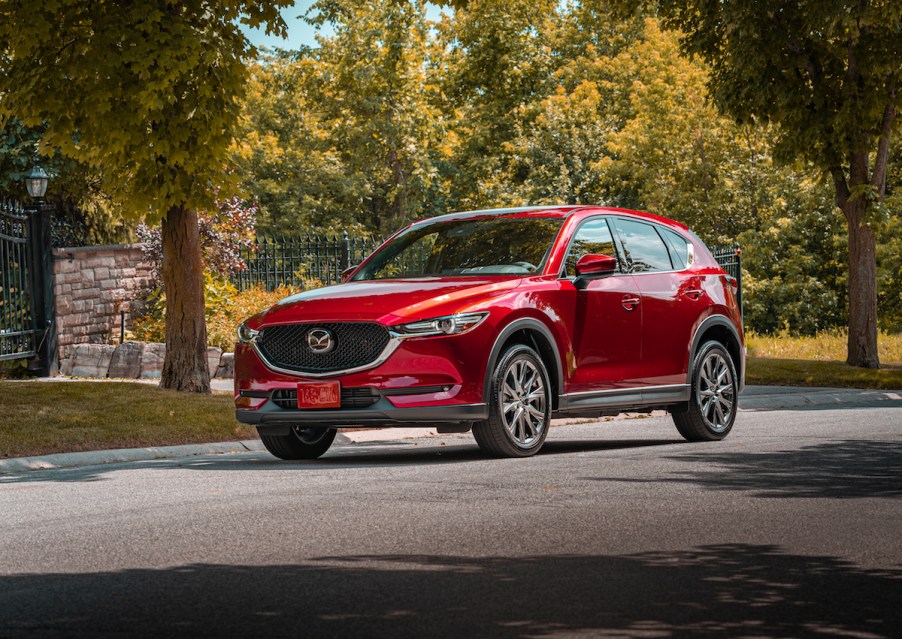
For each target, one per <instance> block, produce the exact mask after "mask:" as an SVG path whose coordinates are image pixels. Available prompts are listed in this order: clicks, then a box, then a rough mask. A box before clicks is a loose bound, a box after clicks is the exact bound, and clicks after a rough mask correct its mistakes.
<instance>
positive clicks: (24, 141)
mask: <svg viewBox="0 0 902 639" xmlns="http://www.w3.org/2000/svg"><path fill="white" fill-rule="evenodd" d="M43 134H44V127H43V126H38V127H26V126H24V125H23V124H22V123H21V122H20V121H19V120H17V119H16V118H10V119H9V120H7V122H6V124H5V125H4V126H3V128H2V130H0V195H3V196H6V197H13V198H15V199H18V200H22V199H24V198H25V197H26V195H27V194H26V191H25V184H24V181H23V180H24V177H25V174H26V173H27V172H28V171H29V170H31V167H32V165H33V163H34V159H35V151H36V149H37V147H38V146H39V144H40V141H41V138H42V136H43ZM44 154H45V155H43V156H42V157H40V158H39V161H40V163H41V166H42V167H43V168H44V169H45V170H46V171H47V173H48V174H49V175H50V176H51V180H50V183H49V184H48V187H47V195H46V198H45V199H46V201H47V202H49V203H51V204H52V205H53V207H54V209H55V211H56V215H57V216H58V217H60V218H62V219H68V220H70V221H72V222H78V223H80V224H82V225H84V226H85V227H86V228H87V231H88V234H89V239H90V240H92V241H94V242H96V243H98V244H114V243H116V242H120V241H124V240H126V239H128V237H129V229H128V227H127V226H126V224H125V223H124V222H123V220H122V217H121V212H120V209H119V207H117V206H116V205H115V203H114V202H113V201H112V200H111V198H110V197H109V196H108V195H106V193H104V192H103V191H102V189H101V186H100V179H99V177H98V176H97V175H96V174H95V173H94V172H92V171H90V170H89V169H87V168H86V167H85V166H84V165H82V164H80V163H79V162H76V161H75V160H73V159H71V158H67V157H65V156H63V155H61V154H59V153H56V152H53V150H52V149H45V150H44Z"/></svg>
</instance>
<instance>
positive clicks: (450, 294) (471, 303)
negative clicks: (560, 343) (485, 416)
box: [248, 277, 522, 328]
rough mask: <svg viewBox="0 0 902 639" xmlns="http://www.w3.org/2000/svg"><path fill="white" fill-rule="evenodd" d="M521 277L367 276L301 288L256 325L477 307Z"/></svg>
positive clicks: (388, 319)
mask: <svg viewBox="0 0 902 639" xmlns="http://www.w3.org/2000/svg"><path fill="white" fill-rule="evenodd" d="M521 281H522V278H520V277H513V278H498V277H493V278H473V277H465V278H455V279H449V278H446V277H443V278H418V279H409V280H371V281H363V282H348V283H346V284H338V285H336V286H327V287H324V288H318V289H313V290H310V291H304V292H303V293H298V294H297V295H292V296H291V297H287V298H285V299H284V300H282V301H280V302H279V303H277V304H276V305H275V306H273V307H271V308H270V309H268V310H267V311H264V312H263V313H260V314H258V315H256V316H254V317H253V318H251V319H250V320H248V324H249V325H251V326H252V327H254V328H259V327H261V326H269V325H273V324H291V323H295V322H311V321H316V322H340V321H345V322H346V321H377V322H379V323H381V324H385V325H389V326H390V325H393V324H398V323H401V322H407V321H416V320H420V319H427V318H430V317H439V316H442V315H448V314H452V313H456V312H460V311H463V310H479V309H478V305H479V302H480V301H481V300H483V299H485V298H491V297H495V296H497V295H501V294H503V293H504V292H506V291H509V290H511V289H514V288H516V287H517V286H519V285H520V283H521Z"/></svg>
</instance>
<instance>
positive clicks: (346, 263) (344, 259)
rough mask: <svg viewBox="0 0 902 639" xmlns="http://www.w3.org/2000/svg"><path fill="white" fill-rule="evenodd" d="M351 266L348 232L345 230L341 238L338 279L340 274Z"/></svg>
mask: <svg viewBox="0 0 902 639" xmlns="http://www.w3.org/2000/svg"><path fill="white" fill-rule="evenodd" d="M349 268H351V240H350V239H348V232H347V231H345V232H344V235H343V236H342V238H341V266H340V268H339V269H338V275H339V279H341V274H342V273H344V272H345V271H346V270H347V269H349Z"/></svg>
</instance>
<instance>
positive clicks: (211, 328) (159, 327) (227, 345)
mask: <svg viewBox="0 0 902 639" xmlns="http://www.w3.org/2000/svg"><path fill="white" fill-rule="evenodd" d="M297 292H298V291H297V290H296V289H292V288H288V287H285V286H283V287H280V288H277V289H276V290H274V291H267V290H266V289H264V288H262V287H259V288H251V289H247V290H244V291H241V292H240V293H239V292H238V289H236V288H235V287H234V286H233V285H232V284H231V283H230V282H229V281H228V280H224V279H221V278H216V277H214V276H212V275H210V274H209V273H205V274H204V297H205V300H206V316H207V345H208V346H215V347H217V348H221V349H222V350H224V351H232V350H234V347H235V332H236V330H237V329H238V324H240V323H241V322H243V321H244V320H246V319H247V318H248V317H250V316H251V315H254V314H255V313H258V312H260V311H262V310H264V309H267V308H269V307H270V306H272V305H273V304H275V303H276V302H278V301H279V300H281V299H283V298H285V297H288V296H289V295H293V294H294V293H297ZM130 332H131V335H130V337H131V338H132V339H136V340H139V341H142V342H165V341H166V295H165V294H164V293H163V291H162V290H161V289H159V288H158V289H156V290H155V291H154V292H153V293H151V295H150V297H149V298H148V300H147V305H146V306H145V309H144V315H143V316H141V317H138V318H135V319H134V320H133V322H132V327H131V331H130Z"/></svg>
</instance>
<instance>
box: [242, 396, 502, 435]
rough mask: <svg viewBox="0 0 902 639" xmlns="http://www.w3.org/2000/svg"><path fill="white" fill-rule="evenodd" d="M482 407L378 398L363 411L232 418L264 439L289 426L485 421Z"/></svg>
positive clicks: (268, 407)
mask: <svg viewBox="0 0 902 639" xmlns="http://www.w3.org/2000/svg"><path fill="white" fill-rule="evenodd" d="M488 413H489V411H488V407H487V406H486V405H485V404H453V405H447V406H418V407H413V408H398V407H396V406H394V405H393V404H392V403H391V402H390V401H388V399H386V398H382V399H380V400H379V401H377V402H376V403H374V404H373V405H371V406H368V407H366V408H349V409H323V410H319V409H318V410H294V409H285V408H280V407H279V406H277V405H276V404H274V403H273V402H267V403H266V404H264V405H263V406H261V407H260V408H258V409H256V410H251V409H242V408H239V409H237V410H236V411H235V417H236V418H237V419H238V421H239V422H242V423H244V424H251V425H254V426H256V427H257V429H258V430H259V431H260V432H261V433H264V434H267V435H285V434H288V429H289V428H290V427H291V426H307V427H310V428H318V427H345V426H400V427H404V426H419V425H422V426H428V425H431V424H435V423H441V424H447V423H466V422H472V421H477V420H482V419H486V418H487V417H488Z"/></svg>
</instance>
